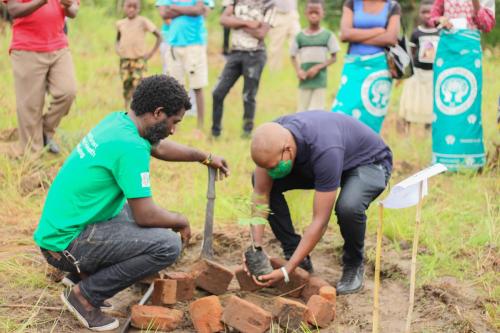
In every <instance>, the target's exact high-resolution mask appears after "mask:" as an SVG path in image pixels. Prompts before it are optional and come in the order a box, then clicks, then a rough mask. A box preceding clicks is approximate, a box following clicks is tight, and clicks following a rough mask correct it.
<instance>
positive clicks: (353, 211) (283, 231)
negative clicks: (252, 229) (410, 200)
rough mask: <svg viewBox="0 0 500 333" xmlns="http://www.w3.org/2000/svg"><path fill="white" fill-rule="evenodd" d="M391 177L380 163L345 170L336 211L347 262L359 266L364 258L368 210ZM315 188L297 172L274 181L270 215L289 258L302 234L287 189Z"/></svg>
mask: <svg viewBox="0 0 500 333" xmlns="http://www.w3.org/2000/svg"><path fill="white" fill-rule="evenodd" d="M389 177H390V172H389V171H387V170H386V169H385V168H384V167H383V166H382V165H380V164H369V165H363V166H360V167H357V168H354V169H351V170H348V171H345V172H344V173H343V174H342V179H341V185H340V186H341V190H340V194H339V196H338V198H337V203H336V205H335V214H336V215H337V222H338V224H339V226H340V232H341V234H342V237H343V238H344V254H343V257H342V260H343V263H344V265H346V266H358V265H359V264H361V263H362V262H363V252H364V243H365V231H366V210H367V209H368V206H369V205H370V203H371V202H372V201H373V200H375V198H377V197H378V196H379V194H380V193H382V191H383V190H384V189H385V187H386V184H387V182H388V181H389ZM313 188H314V180H313V179H310V178H309V179H308V178H305V177H302V176H301V175H297V174H294V173H292V174H290V175H289V176H287V177H285V178H283V179H278V180H275V181H274V182H273V188H272V190H271V194H270V200H269V208H270V209H271V212H272V214H270V215H269V218H268V219H269V224H270V225H271V229H272V230H273V233H274V235H275V236H276V238H277V239H278V240H279V241H280V242H281V246H282V248H283V252H284V254H285V257H287V258H288V257H290V256H291V255H292V254H293V252H294V251H295V249H296V248H297V246H298V245H299V242H300V240H301V237H300V236H299V235H298V234H297V233H296V232H295V229H294V227H293V224H292V219H291V217H290V211H289V209H288V204H287V202H286V199H285V196H284V195H283V193H284V192H286V191H289V190H295V189H313Z"/></svg>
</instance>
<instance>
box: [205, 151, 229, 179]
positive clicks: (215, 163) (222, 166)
mask: <svg viewBox="0 0 500 333" xmlns="http://www.w3.org/2000/svg"><path fill="white" fill-rule="evenodd" d="M208 166H210V167H212V168H214V169H217V171H218V172H217V173H218V177H216V179H217V180H222V179H223V178H224V177H229V174H230V173H231V172H230V171H229V166H228V165H227V162H226V160H225V159H224V158H223V157H220V156H212V162H211V163H210V164H209V165H208Z"/></svg>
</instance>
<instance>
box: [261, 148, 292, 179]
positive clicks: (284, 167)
mask: <svg viewBox="0 0 500 333" xmlns="http://www.w3.org/2000/svg"><path fill="white" fill-rule="evenodd" d="M292 167H293V166H292V160H287V161H283V153H282V154H281V161H279V163H278V165H277V166H275V167H274V168H272V169H269V170H267V174H268V175H269V177H271V178H272V179H281V178H284V177H286V176H288V174H289V173H290V172H292Z"/></svg>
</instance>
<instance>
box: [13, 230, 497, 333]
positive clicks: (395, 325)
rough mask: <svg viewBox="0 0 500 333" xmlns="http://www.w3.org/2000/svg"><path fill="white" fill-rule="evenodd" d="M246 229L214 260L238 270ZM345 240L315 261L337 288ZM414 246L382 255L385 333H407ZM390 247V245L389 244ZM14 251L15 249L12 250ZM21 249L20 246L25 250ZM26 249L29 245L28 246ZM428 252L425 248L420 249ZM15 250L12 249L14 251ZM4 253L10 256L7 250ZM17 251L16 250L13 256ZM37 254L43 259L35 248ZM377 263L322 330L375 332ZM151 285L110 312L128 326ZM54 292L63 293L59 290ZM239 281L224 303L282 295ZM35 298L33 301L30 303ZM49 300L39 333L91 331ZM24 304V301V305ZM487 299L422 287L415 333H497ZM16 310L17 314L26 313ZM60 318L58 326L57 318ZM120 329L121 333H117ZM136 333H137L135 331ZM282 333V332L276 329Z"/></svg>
mask: <svg viewBox="0 0 500 333" xmlns="http://www.w3.org/2000/svg"><path fill="white" fill-rule="evenodd" d="M241 231H242V230H241V229H238V228H234V229H233V230H231V229H229V230H228V228H225V229H224V232H217V231H216V232H215V234H214V252H215V260H216V261H217V262H219V263H221V264H224V265H225V266H227V267H228V268H231V269H233V268H236V267H237V266H238V265H239V264H240V263H241V262H240V260H241V259H240V258H241V257H240V254H241V253H242V251H243V250H244V248H245V247H246V246H247V244H249V239H248V236H246V234H247V233H246V232H243V233H242V232H241ZM270 237H271V234H269V233H268V234H267V240H266V246H265V247H266V249H267V252H268V253H269V254H270V255H273V256H275V255H276V256H278V255H280V254H281V251H280V247H279V244H278V242H277V241H276V240H275V239H272V238H270ZM201 241H202V239H201V235H200V234H195V235H194V237H193V238H192V240H191V244H190V245H189V246H188V247H187V248H186V249H185V250H184V252H183V255H182V257H181V259H180V261H179V262H178V263H177V264H176V265H175V266H174V267H171V268H169V270H170V271H187V270H188V269H189V266H190V265H191V264H192V263H193V262H195V261H196V260H197V259H198V256H199V252H200V247H201ZM367 241H368V243H367V245H366V251H367V258H373V253H374V244H373V243H370V241H369V240H368V239H367ZM340 244H342V242H341V239H340V238H339V237H338V236H337V235H334V234H333V233H329V234H327V235H326V236H325V237H324V238H323V241H322V243H321V244H320V245H319V246H318V248H317V249H316V250H315V251H314V252H313V254H312V258H313V263H314V267H315V274H316V275H319V276H321V277H322V278H323V279H325V280H326V281H328V282H329V283H330V284H332V285H335V283H336V282H337V280H338V279H339V277H340V273H341V266H340V262H339V258H340V254H341V247H340ZM409 245H410V244H401V247H402V248H403V250H402V251H401V252H400V253H397V252H395V251H390V250H385V251H384V253H383V257H382V269H381V275H382V289H381V294H380V296H381V299H380V302H381V332H389V333H392V332H403V331H404V326H405V318H406V312H407V308H408V290H409V288H408V283H407V279H406V276H407V275H408V272H409V267H410V251H411V248H410V246H409ZM384 248H386V249H387V248H389V246H387V244H386V246H384ZM10 250H13V249H10ZM20 250H21V248H20ZM23 250H27V247H25V248H23ZM421 251H425V249H421ZM9 252H11V251H9ZM4 253H5V252H4ZM11 253H12V252H11ZM33 256H34V257H36V258H38V256H37V254H36V251H35V249H33ZM38 259H39V260H36V263H37V264H38V265H46V264H45V262H44V260H43V259H42V258H41V256H39V258H38ZM373 269H374V264H373V261H372V260H370V259H367V262H366V278H365V286H364V289H363V291H362V292H360V293H358V294H354V295H347V296H339V297H337V318H336V319H335V321H334V322H333V323H332V324H331V326H330V327H328V328H326V329H322V330H321V332H353V333H355V332H356V333H357V332H371V318H372V301H373ZM146 287H147V286H146V285H143V286H142V289H141V286H138V285H136V286H133V287H131V288H128V289H127V290H125V291H123V292H121V293H119V294H118V295H116V296H115V297H114V298H112V299H111V300H110V302H111V303H112V304H113V306H114V308H115V309H114V310H113V312H112V313H111V314H113V315H115V316H116V317H118V318H119V319H120V321H121V322H122V323H123V321H124V320H125V317H126V315H127V313H128V311H127V310H128V308H129V306H131V305H133V304H135V303H137V302H138V300H139V299H140V297H141V292H143V291H144V290H145V288H146ZM54 288H55V289H59V290H62V287H60V286H54ZM238 289H239V288H238V283H237V281H236V279H233V281H232V282H231V285H230V290H229V292H228V293H227V294H226V295H223V296H221V300H222V303H223V304H224V300H225V299H226V298H227V296H228V295H230V294H237V295H238V296H240V297H243V298H245V299H247V300H249V301H251V302H254V303H257V304H259V305H261V306H262V307H264V308H269V307H270V305H271V299H272V296H274V295H277V291H276V290H273V289H265V290H262V291H259V292H257V293H246V292H240V291H239V290H238ZM196 293H197V294H196V297H201V296H204V295H205V293H204V292H203V291H199V290H198V291H197V292H196ZM9 298H10V299H11V300H12V301H13V302H14V303H16V304H19V303H27V304H30V302H32V301H33V300H32V298H33V295H26V294H22V295H21V293H18V294H17V295H16V293H15V292H13V293H11V294H10V295H9ZM30 299H31V301H30ZM49 299H50V301H49V302H48V303H47V302H45V303H44V304H43V306H44V307H47V309H44V308H42V309H40V310H39V311H38V312H37V313H36V317H37V318H44V319H41V320H46V321H47V325H46V329H45V328H44V325H43V324H42V325H37V329H36V331H37V332H49V331H52V332H75V333H76V332H87V330H84V329H81V327H80V326H79V324H78V322H77V321H76V320H75V319H74V318H73V317H72V316H71V315H70V313H69V312H68V311H64V310H62V309H61V304H60V302H59V299H58V298H56V297H49ZM23 300H25V301H23ZM487 301H488V300H484V299H480V297H479V296H478V295H477V294H476V293H475V292H474V288H473V286H471V285H465V284H464V283H461V282H459V281H457V280H455V279H453V278H439V279H436V280H435V282H433V284H429V285H423V286H421V287H419V288H418V290H417V293H416V304H415V311H414V317H413V325H412V331H413V332H495V330H494V329H493V328H492V327H489V326H488V324H487V321H486V320H485V319H484V308H483V304H484V303H485V302H487ZM175 307H176V308H179V309H182V310H184V311H185V318H186V320H185V321H184V325H183V326H182V327H180V328H179V329H177V330H176V331H175V332H193V331H194V329H193V326H192V325H191V323H190V320H189V317H188V312H187V304H183V303H178V304H177V305H176V306H175ZM21 310H22V309H15V310H14V311H21ZM56 318H58V320H57V323H56V326H54V319H56ZM117 331H118V330H117ZM131 332H137V331H136V330H131ZM275 332H277V330H275Z"/></svg>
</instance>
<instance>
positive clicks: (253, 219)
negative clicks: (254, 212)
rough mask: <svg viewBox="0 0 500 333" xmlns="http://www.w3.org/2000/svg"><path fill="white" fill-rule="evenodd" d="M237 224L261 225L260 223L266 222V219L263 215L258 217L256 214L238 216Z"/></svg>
mask: <svg viewBox="0 0 500 333" xmlns="http://www.w3.org/2000/svg"><path fill="white" fill-rule="evenodd" d="M238 224H239V225H262V224H267V220H266V219H265V218H263V217H258V216H254V217H247V218H239V219H238Z"/></svg>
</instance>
